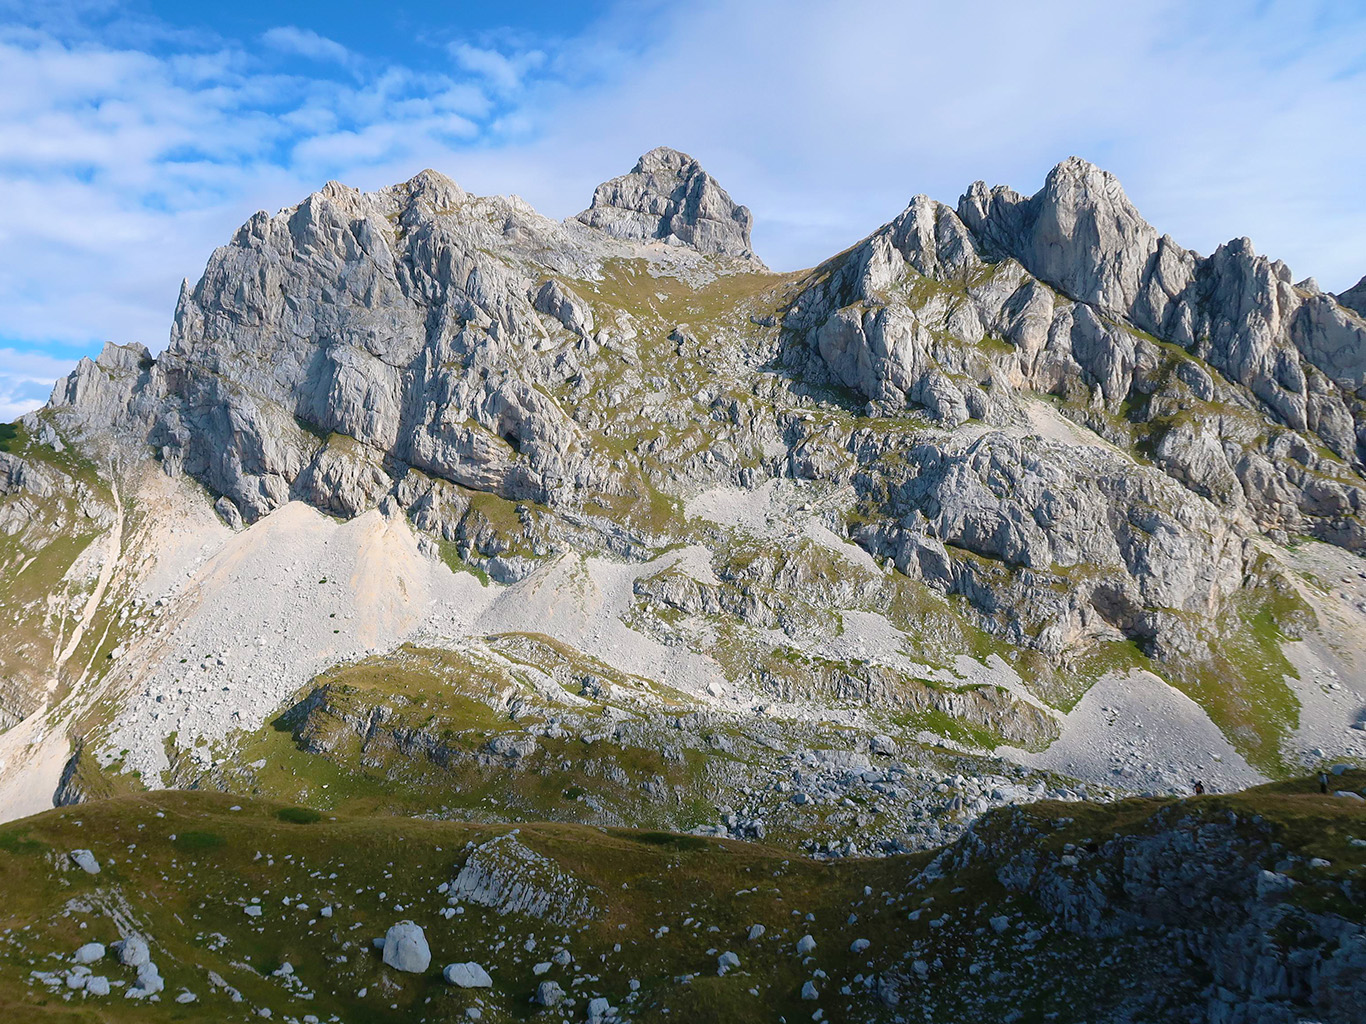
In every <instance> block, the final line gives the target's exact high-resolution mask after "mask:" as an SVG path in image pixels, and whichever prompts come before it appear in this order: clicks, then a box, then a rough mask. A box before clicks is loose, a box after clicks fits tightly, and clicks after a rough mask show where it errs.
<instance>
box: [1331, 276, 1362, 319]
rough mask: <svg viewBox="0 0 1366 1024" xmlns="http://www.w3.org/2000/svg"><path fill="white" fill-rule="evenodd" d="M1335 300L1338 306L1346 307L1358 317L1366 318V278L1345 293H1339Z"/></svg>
mask: <svg viewBox="0 0 1366 1024" xmlns="http://www.w3.org/2000/svg"><path fill="white" fill-rule="evenodd" d="M1335 298H1336V299H1337V300H1338V305H1340V306H1346V307H1347V308H1348V309H1350V310H1351V311H1352V312H1354V313H1356V314H1357V315H1358V316H1366V277H1363V278H1362V279H1361V280H1360V281H1358V282H1357V283H1356V284H1354V285H1352V287H1350V288H1348V289H1347V290H1346V291H1345V292H1339V293H1338V294H1337V295H1336V296H1335Z"/></svg>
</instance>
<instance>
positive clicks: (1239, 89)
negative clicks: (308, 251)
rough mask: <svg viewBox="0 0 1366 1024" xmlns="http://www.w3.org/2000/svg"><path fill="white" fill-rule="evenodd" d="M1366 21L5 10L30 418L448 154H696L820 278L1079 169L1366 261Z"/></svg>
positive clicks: (1347, 260)
mask: <svg viewBox="0 0 1366 1024" xmlns="http://www.w3.org/2000/svg"><path fill="white" fill-rule="evenodd" d="M1364 124H1366V4H1361V3H1356V2H1346V0H1337V2H1335V0H1323V2H1318V0H1296V2H1293V3H1278V2H1271V0H1203V2H1200V3H1193V2H1189V0H1184V2H1176V0H1145V2H1128V0H1108V2H1107V3H1104V4H1096V3H1094V2H1093V0H1031V2H1025V0H1013V2H996V0H953V2H943V0H939V2H921V0H899V2H895V0H840V2H813V0H686V2H666V0H633V2H620V0H618V2H613V0H602V2H593V3H573V2H570V0H562V2H558V3H556V2H533V3H513V2H503V3H488V2H487V0H485V2H479V3H466V2H448V3H437V2H426V3H421V2H409V0H387V2H386V3H384V4H375V3H370V2H367V3H361V2H356V0H328V2H307V3H288V2H279V0H276V2H272V3H265V2H261V0H234V2H233V3H231V4H224V3H218V4H186V3H184V2H183V0H179V2H175V3H171V2H163V0H126V2H120V0H42V2H40V3H37V4H35V3H32V2H22V3H21V2H16V0H0V422H6V421H8V420H10V419H13V418H14V417H16V416H18V415H20V414H22V413H23V412H25V411H27V410H29V409H32V408H36V407H37V406H38V405H41V404H42V402H44V401H45V400H46V398H47V395H48V393H49V391H50V389H51V386H52V382H53V381H54V380H55V379H56V378H57V377H59V376H62V375H64V374H65V373H67V372H69V370H70V369H71V367H72V366H73V365H74V363H75V361H76V360H77V359H79V358H80V357H81V356H82V355H93V354H95V353H96V352H98V351H99V348H100V346H101V345H102V344H103V343H104V342H105V341H116V342H120V343H127V342H141V343H143V344H145V345H147V346H148V347H149V348H151V349H152V350H153V351H154V352H155V351H159V350H160V349H161V348H163V347H164V345H165V343H166V339H167V336H168V332H169V329H170V322H171V316H172V313H173V311H174V307H175V301H176V295H177V292H178V290H179V286H180V281H181V279H182V278H190V279H191V281H193V280H197V279H198V276H199V274H200V272H201V271H202V269H203V266H204V263H205V261H206V260H207V258H208V256H209V254H210V253H211V252H212V251H213V249H214V248H215V247H216V246H218V245H221V244H223V243H225V242H226V241H227V240H228V239H229V238H230V237H231V236H232V233H233V231H234V230H235V229H236V227H237V226H238V225H239V224H241V223H242V222H243V221H245V220H246V219H247V218H248V217H249V216H250V215H251V214H252V213H254V212H255V211H256V210H260V209H265V210H270V211H274V210H277V209H279V208H281V207H285V206H290V205H293V204H295V203H297V202H299V201H300V200H302V199H303V198H304V197H305V196H306V195H308V194H309V193H310V192H312V191H314V190H316V189H317V188H319V187H321V185H322V184H323V183H324V182H326V181H328V180H329V179H337V180H340V181H343V182H346V183H347V184H350V185H354V186H357V187H360V188H365V189H373V188H379V187H382V186H384V185H388V184H392V183H394V182H398V181H403V180H406V179H407V178H409V177H411V176H412V175H413V174H415V173H416V172H417V171H419V170H421V169H423V168H424V167H433V168H435V169H437V170H440V171H442V172H444V173H446V174H448V175H449V176H450V177H452V178H454V179H455V180H456V181H457V182H459V183H460V185H462V186H463V187H464V188H466V189H468V190H470V191H473V192H476V193H481V194H489V193H503V194H507V193H515V194H518V195H520V196H522V197H523V198H525V199H526V200H528V201H529V202H531V203H532V205H533V206H535V207H536V208H537V209H538V210H540V211H541V212H542V213H545V214H547V215H549V216H554V217H567V216H571V215H573V214H574V213H576V212H578V211H579V210H581V209H583V208H584V207H585V206H587V205H588V202H589V200H590V198H591V196H592V192H593V188H594V186H595V185H597V184H598V183H599V182H601V181H603V180H605V179H607V178H610V177H613V176H615V175H617V174H621V173H624V172H626V171H627V170H629V169H630V167H631V165H632V164H633V163H634V162H635V159H636V157H637V156H639V155H640V154H641V153H643V152H645V151H647V150H649V149H651V148H653V147H654V146H657V145H670V146H673V147H675V148H677V149H682V150H684V151H686V152H688V153H691V154H692V155H693V156H695V157H697V158H698V159H699V160H700V161H701V162H702V165H703V166H704V167H705V168H706V169H707V170H708V171H709V172H710V173H711V174H712V175H713V176H714V177H716V178H717V179H718V180H719V181H720V182H721V184H722V186H723V187H725V188H726V189H727V190H728V191H729V192H730V194H731V196H732V197H733V198H734V199H735V200H736V201H737V202H742V203H745V204H746V205H748V206H749V207H750V209H751V210H752V211H753V214H754V232H753V242H754V248H755V251H756V252H757V253H758V254H759V256H760V257H761V258H762V259H764V261H765V262H767V263H768V264H769V265H770V266H772V267H775V268H778V269H784V270H786V269H797V268H800V267H804V266H810V265H814V264H815V263H818V262H820V261H821V260H822V259H824V258H825V257H827V256H829V255H832V254H834V253H835V252H837V251H839V250H841V249H843V248H844V247H846V246H848V245H850V244H852V243H853V242H855V241H857V240H858V239H859V238H861V237H863V236H864V235H866V234H868V233H869V232H870V231H872V230H874V229H876V228H877V227H878V226H879V225H880V224H882V223H885V222H886V221H888V220H890V219H891V218H892V217H894V216H895V215H896V214H897V213H898V212H900V210H901V209H902V208H903V207H904V206H905V205H906V203H907V201H908V200H909V199H910V197H911V196H913V195H915V194H917V193H926V194H928V195H931V196H933V197H935V198H937V199H941V200H944V201H946V202H950V203H953V202H956V200H957V197H958V196H959V195H960V194H961V193H962V192H963V191H964V190H965V189H966V187H967V186H968V185H969V184H971V183H972V182H973V181H975V180H978V179H982V180H985V181H986V182H987V183H988V184H1009V185H1011V186H1012V187H1014V188H1016V189H1017V190H1019V191H1021V192H1026V193H1031V192H1034V191H1036V190H1037V189H1038V188H1039V187H1040V185H1041V184H1042V182H1043V179H1044V176H1045V175H1046V174H1047V172H1048V170H1049V168H1050V167H1052V166H1053V165H1054V164H1056V163H1057V162H1059V161H1060V160H1062V159H1064V158H1065V157H1067V156H1069V155H1077V156H1082V157H1085V158H1086V159H1088V160H1091V161H1093V162H1094V163H1097V164H1099V165H1100V166H1102V167H1104V168H1106V169H1107V170H1110V171H1112V172H1114V173H1115V174H1116V175H1118V176H1119V179H1120V181H1121V182H1123V184H1124V186H1125V189H1126V190H1127V191H1128V193H1129V195H1130V197H1131V198H1132V199H1133V200H1134V202H1135V204H1136V205H1137V206H1138V208H1139V210H1140V211H1142V212H1143V214H1144V215H1145V216H1146V217H1147V219H1148V220H1149V221H1150V222H1151V223H1153V224H1154V225H1155V226H1156V227H1157V228H1158V230H1159V231H1165V232H1168V233H1170V234H1171V235H1172V236H1173V237H1174V238H1175V239H1176V240H1177V241H1178V242H1180V243H1182V244H1183V245H1185V246H1187V247H1189V248H1194V249H1196V250H1197V251H1199V252H1202V253H1208V252H1210V251H1212V250H1213V249H1214V248H1215V247H1217V246H1218V245H1219V244H1220V243H1222V242H1224V241H1226V240H1228V239H1230V238H1235V237H1240V236H1244V235H1246V236H1248V237H1250V238H1251V239H1252V240H1253V242H1254V244H1255V246H1256V248H1257V251H1259V252H1263V253H1266V254H1268V255H1271V256H1274V257H1278V258H1281V259H1284V260H1285V261H1286V262H1287V263H1288V264H1289V265H1290V267H1291V269H1292V271H1293V272H1294V274H1295V275H1296V279H1297V280H1298V279H1299V278H1302V277H1308V276H1314V277H1315V278H1317V280H1318V281H1319V282H1320V284H1321V285H1322V286H1323V287H1324V288H1327V289H1329V290H1331V291H1340V290H1343V289H1345V288H1347V287H1349V286H1350V285H1352V284H1353V283H1355V282H1356V280H1357V279H1358V278H1360V277H1361V276H1362V275H1363V274H1366V245H1363V244H1362V242H1361V241H1360V240H1361V239H1362V238H1366V196H1364V195H1363V192H1362V189H1361V187H1360V181H1361V173H1360V168H1361V167H1362V166H1363V163H1366V132H1363V130H1362V126H1363V125H1364Z"/></svg>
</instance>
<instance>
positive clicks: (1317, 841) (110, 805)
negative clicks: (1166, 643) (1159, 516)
mask: <svg viewBox="0 0 1366 1024" xmlns="http://www.w3.org/2000/svg"><path fill="white" fill-rule="evenodd" d="M1333 786H1334V787H1335V789H1337V790H1340V791H1341V792H1340V793H1339V795H1333V794H1332V793H1330V794H1329V795H1322V796H1321V795H1319V793H1318V787H1317V785H1315V784H1314V783H1313V781H1312V780H1297V781H1292V782H1288V783H1283V784H1276V785H1270V786H1263V787H1260V788H1258V789H1254V790H1249V791H1247V792H1242V793H1236V794H1230V795H1226V796H1206V797H1199V798H1193V799H1184V800H1175V799H1131V800H1126V801H1122V802H1119V803H1112V804H1090V803H1084V804H1068V805H1060V804H1054V803H1037V804H1033V805H1030V806H1021V807H1011V808H1003V809H1000V810H996V811H993V812H991V813H989V814H987V815H986V816H985V817H983V818H981V819H980V820H978V821H977V822H976V823H975V825H974V826H973V827H972V829H971V830H970V831H969V832H968V833H967V834H966V835H964V836H963V837H962V838H961V839H960V840H959V841H957V842H956V843H954V844H952V845H950V846H947V847H944V848H942V849H940V850H937V851H928V852H925V853H922V854H916V855H909V856H907V855H903V856H894V857H888V858H881V859H872V860H867V859H851V860H839V861H834V862H825V863H821V862H813V861H809V860H805V859H802V858H791V857H789V856H788V855H787V854H786V853H784V852H783V851H781V850H778V849H775V848H773V847H768V846H764V845H756V844H752V843H737V842H732V841H725V840H718V839H706V838H701V837H697V836H689V835H677V834H670V833H664V832H649V831H638V830H620V829H600V828H593V827H585V826H571V825H544V824H532V825H522V826H518V827H513V826H510V825H498V826H491V825H470V824H462V823H456V822H445V821H420V820H413V819H403V818H394V817H388V816H366V817H350V816H346V815H337V816H328V815H320V814H318V813H317V812H313V811H307V810H304V809H301V808H298V807H292V806H287V805H286V806H281V805H279V804H276V803H269V802H260V801H252V800H239V799H236V798H232V797H227V796H220V795H215V794H209V793H189V792H162V793H156V794H148V795H145V796H136V797H123V798H119V799H113V800H100V801H95V802H92V803H90V804H88V805H85V806H81V807H68V808H63V809H58V810H53V811H48V812H46V813H44V814H41V815H38V816H36V817H33V818H28V819H24V820H23V821H19V822H14V823H11V824H10V825H8V826H5V827H4V828H3V830H0V878H3V879H4V880H5V888H6V900H5V904H4V906H3V908H0V1004H3V1005H5V1006H7V1007H8V1008H9V1012H10V1014H11V1018H12V1019H23V1020H32V1021H54V1022H56V1021H108V1022H114V1021H123V1020H138V1021H155V1020H163V1019H164V1020H203V1019H212V1020H259V1019H260V1017H261V1016H265V1015H267V1013H268V1014H269V1016H271V1017H272V1018H274V1019H276V1020H285V1021H310V1020H344V1021H400V1020H402V1021H418V1020H428V1021H442V1020H450V1021H455V1020H470V1019H478V1020H484V1021H513V1020H532V1019H536V1020H558V1019H570V1020H584V1019H609V1018H611V1019H630V1020H635V1021H668V1020H726V1021H747V1020H753V1021H773V1020H781V1019H787V1020H791V1021H796V1020H808V1019H816V1020H821V1019H824V1020H832V1021H834V1020H837V1021H850V1022H861V1021H869V1022H872V1021H909V1020H916V1021H918V1020H1002V1021H1012V1020H1022V1021H1032V1020H1049V1019H1060V1020H1086V1021H1091V1022H1095V1024H1101V1022H1108V1021H1135V1020H1144V1021H1152V1020H1164V1021H1166V1020H1170V1021H1187V1020H1189V1021H1197V1020H1199V1021H1217V1022H1246V1024H1252V1022H1258V1024H1261V1022H1281V1021H1285V1022H1290V1021H1299V1020H1303V1019H1306V1018H1312V1019H1314V1020H1318V1021H1323V1022H1327V1024H1348V1022H1350V1021H1356V1020H1359V1019H1360V1016H1359V1010H1360V1006H1361V1001H1362V999H1363V997H1366V889H1363V878H1364V877H1366V876H1364V875H1363V872H1366V802H1363V801H1362V800H1361V799H1360V798H1359V795H1342V794H1348V793H1350V794H1358V791H1360V790H1361V789H1362V788H1363V787H1366V773H1363V772H1359V771H1356V772H1345V773H1342V774H1340V775H1335V776H1333ZM78 851H86V852H85V853H81V852H78ZM82 864H84V865H85V867H82ZM89 869H95V871H94V873H89ZM401 921H411V922H413V923H415V924H416V925H418V926H419V927H420V928H421V929H422V931H423V936H424V940H425V943H426V944H427V946H428V947H429V950H430V957H431V958H430V962H429V963H425V964H424V963H420V961H419V963H418V964H408V966H411V967H416V968H418V969H416V970H415V971H409V970H399V969H395V967H393V966H390V965H388V964H386V963H385V962H384V960H383V959H382V957H381V953H380V951H378V950H377V949H375V948H374V947H373V945H372V939H374V938H375V937H381V936H385V935H386V933H387V931H388V929H390V928H391V927H392V926H394V925H395V924H398V923H399V922H401ZM135 937H136V938H135ZM808 937H809V938H808ZM138 939H141V940H142V941H143V942H145V944H146V950H147V952H146V956H147V958H148V959H150V960H151V962H152V963H153V964H154V965H155V967H154V968H151V969H149V968H146V967H145V966H144V967H142V968H141V973H139V968H138V967H137V966H129V965H125V964H123V963H121V962H120V958H119V957H120V952H116V951H115V946H116V944H117V943H120V942H122V943H123V944H124V945H123V946H121V947H118V949H119V950H120V951H124V950H127V949H128V948H129V947H130V946H131V947H132V948H133V949H134V951H136V948H137V947H138V946H139V942H138ZM92 942H95V943H99V944H101V945H102V946H103V947H105V948H104V950H103V951H102V952H103V955H100V956H96V955H95V954H96V953H97V952H100V951H98V950H89V949H87V951H86V952H85V953H83V954H82V955H81V957H80V958H79V959H83V960H88V963H86V964H83V965H82V964H78V963H76V962H75V961H73V954H75V953H76V951H77V950H78V949H79V948H82V947H84V946H85V945H86V944H87V943H92ZM128 958H129V959H132V960H135V961H137V960H140V959H141V956H140V955H131V956H129V957H128ZM399 962H400V963H402V961H399ZM451 963H455V964H469V963H473V964H475V965H476V966H477V967H478V968H479V971H478V972H477V973H476V972H473V971H464V972H463V973H462V974H461V975H460V976H461V977H462V978H464V979H466V980H468V979H469V978H476V979H478V978H480V977H481V976H483V979H482V980H483V981H485V982H487V984H486V985H483V986H481V987H470V988H466V987H461V986H459V985H455V984H451V983H449V982H448V981H446V980H444V979H443V975H442V971H443V968H445V966H446V965H448V964H451ZM95 977H98V978H101V979H104V981H107V982H108V984H109V986H110V987H109V989H108V994H100V993H102V992H104V990H105V987H104V982H103V981H102V982H96V983H94V984H93V985H92V981H91V979H93V978H95ZM546 983H553V985H554V986H555V987H554V988H548V987H544V986H545V985H546ZM158 986H160V987H158ZM538 990H539V991H540V992H541V994H542V1001H543V1002H551V1003H554V1005H552V1006H545V1005H541V1004H540V1003H537V1002H536V1001H535V997H536V996H537V993H538ZM556 991H559V992H562V993H563V998H562V999H560V1000H558V1001H557V1000H556V999H555V998H553V993H554V992H556ZM595 1000H604V1001H605V1002H603V1003H595V1002H594V1001H595ZM595 1006H596V1007H597V1008H598V1011H596V1012H598V1016H594V1014H595V1010H594V1007H595ZM604 1006H610V1007H612V1008H613V1009H612V1010H611V1011H610V1013H608V1012H607V1011H604V1010H602V1007H604ZM16 1013H17V1014H18V1015H19V1016H18V1017H15V1016H14V1014H16Z"/></svg>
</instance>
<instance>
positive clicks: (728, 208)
mask: <svg viewBox="0 0 1366 1024" xmlns="http://www.w3.org/2000/svg"><path fill="white" fill-rule="evenodd" d="M578 219H579V220H580V221H582V222H583V223H584V224H587V225H588V226H589V227H593V228H597V229H598V230H600V231H605V232H607V233H608V234H609V235H612V236H613V237H616V238H625V239H630V240H631V241H654V240H660V241H664V242H666V243H668V244H670V245H691V246H694V247H696V248H697V249H698V250H700V251H701V252H705V253H719V254H722V255H726V256H737V257H741V258H744V259H753V258H754V253H753V251H752V250H751V249H750V244H749V232H750V227H751V226H752V225H753V222H754V220H753V217H751V216H750V212H749V210H748V209H747V208H746V207H743V206H737V205H735V203H733V202H732V201H731V198H730V196H728V195H727V194H726V190H725V189H723V188H722V187H721V186H720V185H718V184H717V182H716V179H715V178H713V177H712V176H711V175H710V174H708V173H707V172H706V171H704V170H702V165H701V164H699V163H698V162H697V161H696V160H694V159H693V158H692V157H690V156H688V154H686V153H680V152H678V150H676V149H669V148H668V147H667V146H660V147H659V148H657V149H652V150H650V152H648V153H646V154H645V155H644V156H643V157H641V158H640V160H638V161H637V162H636V165H635V167H633V168H632V169H631V173H630V174H623V175H622V176H621V177H619V178H613V179H612V180H611V181H607V182H603V183H602V184H601V185H599V186H598V188H597V191H595V192H594V193H593V205H592V206H590V207H589V208H588V209H586V210H584V211H583V213H581V214H579V216H578Z"/></svg>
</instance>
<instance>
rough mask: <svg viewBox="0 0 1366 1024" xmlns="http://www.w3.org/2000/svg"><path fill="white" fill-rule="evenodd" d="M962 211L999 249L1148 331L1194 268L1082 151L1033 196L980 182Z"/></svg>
mask: <svg viewBox="0 0 1366 1024" xmlns="http://www.w3.org/2000/svg"><path fill="white" fill-rule="evenodd" d="M958 214H959V216H960V217H961V218H962V220H963V222H964V223H965V224H967V225H968V227H969V228H970V229H971V230H972V231H973V232H974V234H976V235H977V236H978V238H979V240H980V241H981V243H982V245H983V247H984V248H985V249H986V250H988V251H989V252H991V253H992V254H993V255H994V256H997V257H1004V256H1013V257H1015V258H1016V259H1018V260H1019V261H1020V262H1021V263H1022V264H1023V265H1024V266H1025V268H1026V269H1027V270H1028V271H1029V272H1030V273H1032V274H1034V275H1035V276H1036V277H1038V278H1040V279H1041V280H1044V281H1047V282H1049V283H1050V284H1052V285H1054V286H1055V287H1056V288H1058V290H1060V291H1062V292H1064V293H1065V294H1067V295H1068V296H1069V297H1071V298H1074V299H1077V300H1079V301H1081V302H1086V303H1090V304H1091V305H1094V306H1097V307H1099V308H1101V309H1104V310H1106V311H1110V312H1114V313H1118V314H1120V315H1123V316H1130V317H1132V318H1133V319H1134V320H1135V322H1136V323H1138V324H1139V325H1140V326H1141V327H1144V328H1145V329H1148V330H1154V329H1156V328H1158V327H1159V326H1160V325H1161V322H1162V320H1163V318H1164V317H1165V315H1166V312H1167V305H1168V302H1169V300H1170V298H1171V296H1173V295H1175V294H1176V293H1178V292H1180V291H1181V290H1182V289H1183V288H1184V287H1185V286H1186V284H1187V283H1188V281H1189V279H1190V276H1191V273H1192V271H1193V267H1194V256H1193V255H1192V254H1191V253H1188V252H1187V251H1186V250H1185V249H1182V248H1181V247H1180V246H1178V245H1176V243H1175V242H1173V241H1172V240H1171V239H1170V238H1168V237H1166V236H1163V237H1161V238H1159V237H1158V234H1157V231H1156V230H1154V229H1153V227H1152V226H1151V225H1150V224H1149V223H1148V222H1147V221H1146V220H1144V219H1143V217H1142V216H1141V215H1140V214H1139V212H1138V210H1137V209H1136V208H1135V207H1134V205H1133V203H1132V202H1130V200H1129V197H1128V196H1127V195H1126V194H1125V192H1124V188H1123V186H1121V185H1120V183H1119V179H1118V178H1116V177H1115V176H1114V175H1113V174H1111V173H1110V172H1108V171H1104V170H1101V169H1100V168H1099V167H1097V166H1096V165H1095V164H1092V163H1090V162H1089V161H1086V160H1083V159H1081V158H1080V157H1075V156H1073V157H1068V158H1067V159H1066V160H1064V161H1063V162H1062V163H1060V164H1058V165H1057V166H1056V167H1054V168H1053V170H1052V171H1050V172H1049V174H1048V178H1047V179H1046V181H1045V182H1044V187H1043V188H1042V189H1040V190H1039V191H1038V192H1036V193H1035V194H1034V195H1033V196H1030V197H1029V198H1025V197H1023V196H1021V195H1020V194H1019V193H1017V192H1014V191H1012V190H1011V189H1008V188H1004V187H1002V186H997V187H996V188H994V189H991V190H988V189H987V187H986V184H985V183H983V182H980V181H979V182H977V183H975V184H974V185H973V186H972V188H970V189H969V190H968V191H967V192H966V193H965V194H964V195H963V197H962V198H961V199H960V200H959V202H958Z"/></svg>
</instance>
